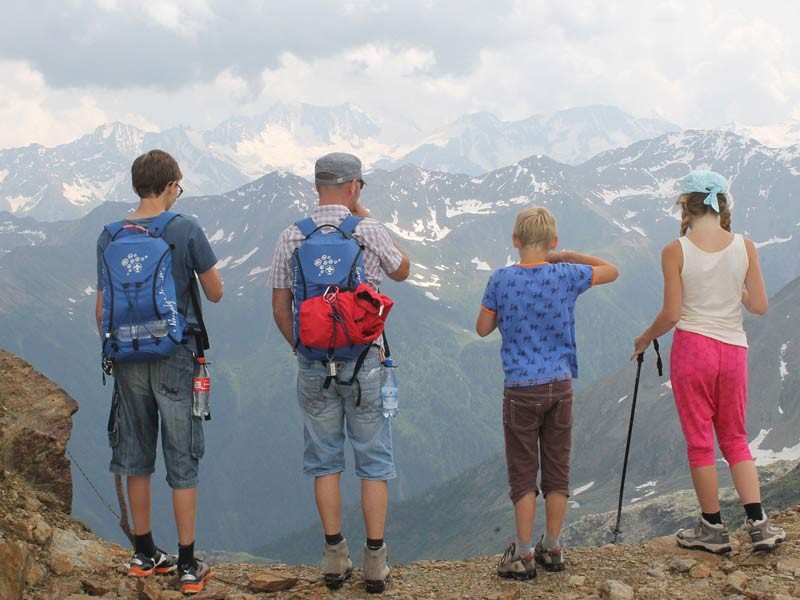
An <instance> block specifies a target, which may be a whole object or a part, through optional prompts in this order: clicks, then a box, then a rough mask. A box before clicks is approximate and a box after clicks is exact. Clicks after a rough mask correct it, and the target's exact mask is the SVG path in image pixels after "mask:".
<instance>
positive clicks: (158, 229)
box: [147, 211, 180, 237]
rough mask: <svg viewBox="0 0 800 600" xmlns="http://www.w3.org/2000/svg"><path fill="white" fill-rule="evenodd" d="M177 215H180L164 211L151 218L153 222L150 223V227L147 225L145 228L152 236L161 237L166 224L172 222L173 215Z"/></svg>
mask: <svg viewBox="0 0 800 600" xmlns="http://www.w3.org/2000/svg"><path fill="white" fill-rule="evenodd" d="M179 216H180V215H179V214H178V213H174V212H169V211H164V212H163V213H161V214H160V215H158V216H157V217H156V218H155V219H153V222H152V223H150V227H148V228H147V230H148V231H149V232H150V235H152V236H153V237H161V235H162V234H163V233H164V230H165V229H166V228H167V225H169V224H170V223H172V220H173V219H175V217H179Z"/></svg>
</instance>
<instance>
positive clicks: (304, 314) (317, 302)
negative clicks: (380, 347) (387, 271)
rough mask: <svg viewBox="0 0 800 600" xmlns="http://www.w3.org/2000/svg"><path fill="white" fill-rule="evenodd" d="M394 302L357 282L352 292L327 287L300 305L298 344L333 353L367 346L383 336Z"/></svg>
mask: <svg viewBox="0 0 800 600" xmlns="http://www.w3.org/2000/svg"><path fill="white" fill-rule="evenodd" d="M393 305H394V302H393V301H392V299H391V298H389V297H388V296H384V295H383V294H381V293H380V292H377V291H375V290H374V289H373V288H372V287H371V286H370V285H368V284H366V283H360V284H358V286H357V287H356V289H355V290H353V291H341V290H340V289H339V288H338V287H337V286H330V287H329V288H328V289H327V290H325V293H324V294H322V295H320V296H315V297H314V298H309V299H307V300H306V301H305V302H303V303H302V304H301V305H300V313H299V318H298V321H299V324H300V327H299V338H300V343H301V344H303V345H305V346H308V347H312V348H327V349H328V354H329V355H330V356H333V350H334V349H336V348H344V347H347V346H357V345H359V344H371V343H372V342H374V341H375V340H377V339H378V338H379V337H380V336H381V334H382V333H383V327H384V323H385V321H386V317H387V316H388V315H389V311H390V310H391V309H392V306H393Z"/></svg>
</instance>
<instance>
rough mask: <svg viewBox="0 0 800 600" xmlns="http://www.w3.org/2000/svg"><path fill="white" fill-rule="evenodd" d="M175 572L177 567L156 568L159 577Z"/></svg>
mask: <svg viewBox="0 0 800 600" xmlns="http://www.w3.org/2000/svg"><path fill="white" fill-rule="evenodd" d="M174 571H175V567H174V566H172V567H156V574H157V575H166V574H167V573H172V572H174Z"/></svg>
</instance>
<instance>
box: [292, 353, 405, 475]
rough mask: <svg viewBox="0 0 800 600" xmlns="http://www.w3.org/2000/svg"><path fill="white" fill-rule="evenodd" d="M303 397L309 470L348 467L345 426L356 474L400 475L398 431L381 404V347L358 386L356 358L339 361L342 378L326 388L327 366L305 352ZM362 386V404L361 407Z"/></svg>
mask: <svg viewBox="0 0 800 600" xmlns="http://www.w3.org/2000/svg"><path fill="white" fill-rule="evenodd" d="M297 359H298V374H297V398H298V402H299V404H300V408H301V409H302V411H303V433H304V437H305V451H304V454H303V473H305V474H306V475H310V476H313V477H321V476H322V475H330V474H332V473H341V472H342V471H344V468H345V460H344V439H345V429H346V431H347V437H348V438H349V439H350V445H351V446H352V447H353V454H354V456H355V463H356V464H355V467H356V475H357V476H358V477H359V478H361V479H369V480H373V481H385V480H387V479H394V478H395V477H396V476H397V475H396V472H395V467H394V458H393V455H392V429H391V425H390V423H389V419H388V418H387V417H384V416H383V410H382V408H381V372H380V360H379V358H378V349H377V348H374V349H372V350H370V352H369V354H368V355H367V358H366V359H365V360H364V364H363V365H362V366H361V370H360V371H359V373H358V375H357V377H356V379H355V381H353V383H352V385H345V384H343V383H339V382H342V381H345V382H346V381H349V380H350V378H351V377H352V375H353V368H354V367H355V361H348V362H337V363H336V372H337V376H338V381H339V382H337V381H336V380H334V381H332V382H331V385H330V387H329V388H328V389H325V388H324V387H323V385H324V383H325V378H326V375H327V370H326V366H325V365H324V364H323V363H322V362H320V361H310V360H307V359H306V358H304V357H302V356H299V355H298V357H297ZM359 388H360V392H361V402H360V404H359V405H358V406H356V403H357V401H358V393H359Z"/></svg>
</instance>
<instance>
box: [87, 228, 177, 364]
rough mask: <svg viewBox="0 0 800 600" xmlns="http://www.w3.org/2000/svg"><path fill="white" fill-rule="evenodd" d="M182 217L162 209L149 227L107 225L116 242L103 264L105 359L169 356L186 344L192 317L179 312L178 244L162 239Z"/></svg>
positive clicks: (152, 358) (124, 359) (130, 359)
mask: <svg viewBox="0 0 800 600" xmlns="http://www.w3.org/2000/svg"><path fill="white" fill-rule="evenodd" d="M177 216H178V215H177V214H176V213H171V212H164V213H161V214H160V215H159V216H157V217H156V218H155V219H153V222H152V223H151V224H150V227H149V228H145V227H142V226H141V225H136V224H134V223H129V222H125V221H119V222H116V223H111V224H110V225H106V227H105V230H106V231H107V232H108V234H109V235H110V236H111V242H110V243H109V245H108V247H107V248H106V249H105V250H104V251H103V255H102V265H101V269H102V277H103V281H104V283H105V289H104V290H103V292H104V293H103V333H102V337H103V359H104V362H107V361H114V362H126V361H143V360H156V359H160V358H165V357H168V356H171V355H173V354H175V352H177V350H178V348H179V347H180V345H181V344H182V343H183V338H184V330H185V329H186V319H185V317H184V315H182V314H181V313H180V311H179V310H178V299H177V295H176V292H175V280H174V279H173V275H172V250H173V246H171V245H170V244H168V243H167V242H166V241H164V239H163V238H162V237H161V234H163V233H164V230H165V229H166V228H167V225H169V223H170V222H171V221H172V220H173V219H174V218H175V217H177Z"/></svg>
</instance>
